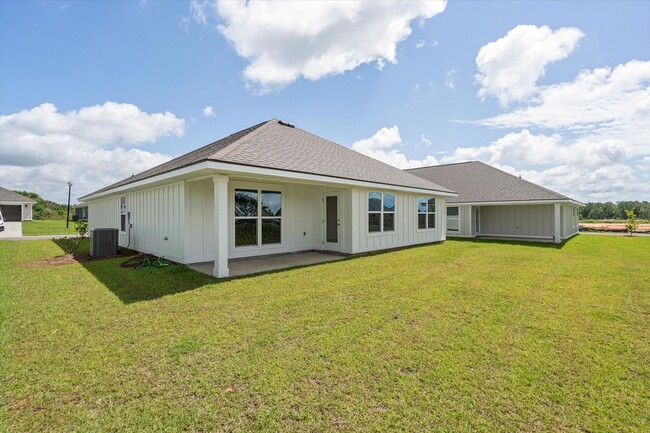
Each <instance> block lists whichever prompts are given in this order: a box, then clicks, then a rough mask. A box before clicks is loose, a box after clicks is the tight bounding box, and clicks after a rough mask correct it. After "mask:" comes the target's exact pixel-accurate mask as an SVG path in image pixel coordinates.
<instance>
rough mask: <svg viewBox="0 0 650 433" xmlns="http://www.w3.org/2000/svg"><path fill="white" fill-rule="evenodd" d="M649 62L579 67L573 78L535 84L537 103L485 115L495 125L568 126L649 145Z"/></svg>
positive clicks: (601, 135) (488, 121)
mask: <svg viewBox="0 0 650 433" xmlns="http://www.w3.org/2000/svg"><path fill="white" fill-rule="evenodd" d="M649 84H650V61H638V60H632V61H630V62H628V63H626V64H623V65H618V66H617V67H616V68H614V69H613V70H612V69H611V68H609V67H604V68H598V69H594V70H590V71H589V70H587V71H582V72H580V74H579V75H578V76H577V77H576V79H575V80H574V81H571V82H565V83H560V84H556V85H551V86H547V87H544V88H542V89H540V93H539V99H538V101H539V102H538V103H536V104H534V105H530V106H528V107H523V108H519V109H517V110H514V111H511V112H508V113H504V114H501V115H498V116H495V117H491V118H488V119H484V120H481V121H479V122H478V123H480V124H482V125H485V126H490V127H497V128H518V127H525V128H530V127H537V128H545V129H561V130H569V131H572V132H573V133H580V134H590V135H598V136H599V137H601V138H603V139H604V138H609V139H620V140H624V141H625V142H626V143H627V144H628V145H629V146H631V147H635V148H636V147H640V148H643V149H644V151H646V152H648V151H650V149H649V148H648V146H650V128H648V126H647V125H648V124H650V88H649Z"/></svg>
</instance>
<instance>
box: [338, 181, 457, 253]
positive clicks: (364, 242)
mask: <svg viewBox="0 0 650 433" xmlns="http://www.w3.org/2000/svg"><path fill="white" fill-rule="evenodd" d="M371 191H372V192H387V193H391V194H395V231H394V232H383V233H369V232H368V193H369V192H371ZM419 196H427V195H426V194H412V193H403V192H395V191H383V190H375V189H373V190H370V189H360V188H353V189H352V190H351V199H352V206H351V211H352V212H351V213H350V218H351V221H352V225H353V226H352V230H351V231H350V234H351V235H352V248H351V249H350V251H349V252H350V253H352V254H356V253H363V252H368V251H375V250H383V249H389V248H399V247H404V246H409V245H416V244H424V243H431V242H439V241H443V240H445V236H444V233H443V229H444V226H445V225H444V223H443V215H444V209H445V207H444V203H443V199H442V198H441V197H436V196H434V195H428V197H435V198H436V216H435V221H436V227H435V229H426V230H422V229H418V212H417V210H418V207H417V198H418V197H419ZM355 234H356V235H355ZM344 252H348V251H344Z"/></svg>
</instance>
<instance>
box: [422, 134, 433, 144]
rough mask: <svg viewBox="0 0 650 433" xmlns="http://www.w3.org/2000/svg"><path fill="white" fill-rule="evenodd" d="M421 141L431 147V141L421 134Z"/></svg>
mask: <svg viewBox="0 0 650 433" xmlns="http://www.w3.org/2000/svg"><path fill="white" fill-rule="evenodd" d="M420 141H421V142H422V144H424V145H425V146H427V147H429V146H431V140H429V139H428V138H427V136H426V135H424V134H420Z"/></svg>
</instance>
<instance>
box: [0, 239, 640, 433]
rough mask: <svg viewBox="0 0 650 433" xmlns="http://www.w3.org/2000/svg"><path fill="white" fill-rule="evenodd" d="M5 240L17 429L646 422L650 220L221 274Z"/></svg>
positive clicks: (2, 329) (2, 275) (457, 427)
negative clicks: (555, 237) (649, 232)
mask: <svg viewBox="0 0 650 433" xmlns="http://www.w3.org/2000/svg"><path fill="white" fill-rule="evenodd" d="M59 254H61V251H60V250H59V249H58V247H57V246H56V245H55V244H54V243H52V242H50V241H33V242H0V262H1V263H3V266H2V267H1V268H0V269H1V270H0V320H1V326H0V339H1V341H2V345H1V346H0V368H1V370H0V383H1V386H2V391H1V392H0V399H4V401H3V402H2V403H3V404H2V406H3V408H4V409H3V411H2V412H0V417H1V418H2V420H3V422H4V424H5V426H4V427H5V429H6V430H10V431H14V432H35V431H61V432H125V431H161V432H162V431H169V432H178V431H189V432H205V431H242V432H248V431H268V432H274V431H301V432H311V431H346V432H347V431H373V432H375V431H379V432H383V431H385V432H392V431H411V432H425V431H433V432H435V431H440V432H463V431H467V432H474V431H479V432H481V431H483V432H513V431H526V432H537V431H540V432H541V431H545V432H546V431H566V432H570V431H575V432H586V431H589V432H606V431H616V432H626V431H630V432H631V431H638V432H647V431H650V415H649V414H650V411H649V410H648V408H650V362H649V360H650V272H648V263H650V238H641V237H636V238H635V237H632V238H630V237H601V236H588V235H581V236H577V237H574V238H573V239H571V240H570V241H569V242H568V243H566V244H565V245H563V246H562V248H558V247H556V246H554V245H526V244H516V243H499V242H487V241H485V242H476V241H459V240H456V241H447V242H446V243H444V244H441V245H430V246H424V247H417V248H411V249H406V250H401V251H397V252H391V253H387V254H380V255H375V256H369V257H362V258H355V259H351V260H344V261H341V262H334V263H329V264H324V265H319V266H313V267H306V268H301V269H295V270H290V271H285V272H279V273H273V274H266V275H261V276H256V277H250V278H243V279H238V280H231V281H226V282H218V283H216V282H215V280H212V279H211V278H209V277H207V276H203V275H200V274H197V273H194V272H192V271H190V270H187V269H186V268H184V267H167V268H163V269H162V270H159V271H157V272H151V271H148V270H143V271H134V270H129V269H123V268H120V267H119V263H120V260H119V259H117V260H106V261H95V262H88V263H83V264H71V265H65V266H57V267H41V268H34V267H26V266H28V263H30V262H33V261H35V260H39V259H42V258H51V257H54V256H56V255H59Z"/></svg>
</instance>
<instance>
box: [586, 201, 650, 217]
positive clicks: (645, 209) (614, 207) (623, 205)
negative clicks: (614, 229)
mask: <svg viewBox="0 0 650 433" xmlns="http://www.w3.org/2000/svg"><path fill="white" fill-rule="evenodd" d="M626 210H633V211H634V214H635V215H636V217H637V218H639V219H650V202H647V201H619V202H616V203H612V202H611V201H608V202H605V203H601V202H595V203H587V205H586V206H584V207H581V208H580V219H583V220H610V219H612V220H613V219H617V220H624V219H627V215H626V214H625V211H626Z"/></svg>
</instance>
